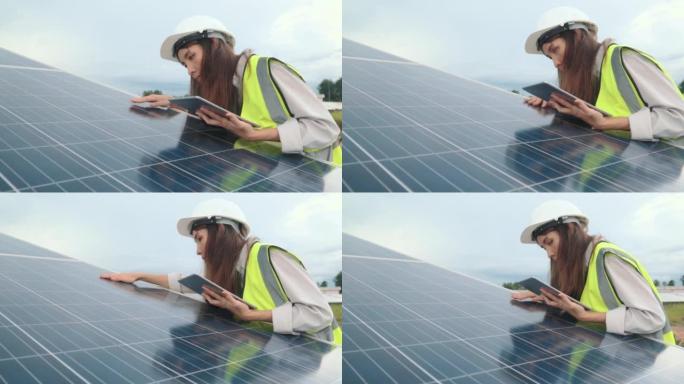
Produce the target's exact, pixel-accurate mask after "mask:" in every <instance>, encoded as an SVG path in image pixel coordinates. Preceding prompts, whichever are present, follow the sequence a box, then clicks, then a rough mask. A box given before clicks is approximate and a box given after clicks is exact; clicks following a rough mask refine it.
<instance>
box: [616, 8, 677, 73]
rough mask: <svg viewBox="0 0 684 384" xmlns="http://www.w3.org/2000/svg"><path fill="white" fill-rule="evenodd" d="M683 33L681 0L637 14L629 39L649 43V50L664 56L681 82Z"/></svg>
mask: <svg viewBox="0 0 684 384" xmlns="http://www.w3.org/2000/svg"><path fill="white" fill-rule="evenodd" d="M681 36H684V1H681V0H678V1H669V2H665V3H660V4H655V5H653V6H651V7H649V8H647V9H646V10H645V11H643V12H641V13H640V14H639V15H637V16H636V17H635V18H634V19H632V21H631V22H630V23H629V25H628V27H627V30H626V33H625V42H626V43H628V44H630V45H634V46H635V47H636V48H640V47H648V51H649V52H648V53H650V54H652V55H654V56H655V57H656V58H658V59H660V60H661V61H662V62H663V65H665V67H666V68H667V69H668V70H669V71H670V72H671V74H672V75H673V76H674V77H675V80H676V81H677V82H679V81H681V80H682V79H684V46H682V44H679V43H677V42H678V41H679V38H680V37H681ZM642 49H645V48H642Z"/></svg>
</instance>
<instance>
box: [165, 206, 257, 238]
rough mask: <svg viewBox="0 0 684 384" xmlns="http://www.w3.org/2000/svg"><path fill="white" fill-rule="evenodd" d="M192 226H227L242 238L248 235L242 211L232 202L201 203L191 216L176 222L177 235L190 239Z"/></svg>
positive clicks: (247, 225) (245, 219)
mask: <svg viewBox="0 0 684 384" xmlns="http://www.w3.org/2000/svg"><path fill="white" fill-rule="evenodd" d="M194 224H227V225H231V226H233V228H235V229H236V230H239V232H240V233H241V234H242V236H243V237H247V235H249V224H247V218H246V217H245V214H244V212H242V209H240V207H238V205H237V204H235V203H233V202H232V201H228V200H223V199H211V200H206V201H203V202H201V203H199V204H197V206H196V207H195V209H194V210H193V211H192V216H190V217H184V218H182V219H179V220H178V224H177V225H176V227H177V228H178V233H180V234H181V235H183V236H188V237H192V227H193V225H194Z"/></svg>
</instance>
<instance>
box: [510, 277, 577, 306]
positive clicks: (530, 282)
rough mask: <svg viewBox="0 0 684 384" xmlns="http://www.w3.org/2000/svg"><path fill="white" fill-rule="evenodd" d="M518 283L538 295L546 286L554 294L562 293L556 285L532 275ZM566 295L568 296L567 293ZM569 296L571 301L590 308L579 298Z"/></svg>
mask: <svg viewBox="0 0 684 384" xmlns="http://www.w3.org/2000/svg"><path fill="white" fill-rule="evenodd" d="M518 284H520V285H522V286H523V287H525V288H527V289H529V290H530V291H532V292H534V293H535V294H537V295H541V294H542V291H541V289H542V288H546V290H547V291H550V292H551V293H552V294H554V295H556V296H559V295H560V294H561V291H559V290H557V289H556V288H554V287H552V286H550V285H548V284H546V283H543V282H542V281H540V280H538V279H535V278H534V277H530V278H529V279H525V280H523V281H519V282H518ZM566 296H567V295H566ZM568 298H569V299H570V300H571V301H573V302H574V303H577V304H579V305H581V306H583V307H584V308H586V309H589V307H587V306H586V305H584V304H582V303H580V302H579V301H578V300H576V299H575V298H573V297H570V296H568Z"/></svg>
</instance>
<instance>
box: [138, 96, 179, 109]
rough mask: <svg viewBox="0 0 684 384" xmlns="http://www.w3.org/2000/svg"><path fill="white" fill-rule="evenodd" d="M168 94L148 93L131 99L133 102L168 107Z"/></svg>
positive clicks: (169, 97)
mask: <svg viewBox="0 0 684 384" xmlns="http://www.w3.org/2000/svg"><path fill="white" fill-rule="evenodd" d="M169 99H171V96H168V95H154V94H153V95H147V96H139V97H134V98H132V99H131V103H150V107H168V106H169V105H170V103H169Z"/></svg>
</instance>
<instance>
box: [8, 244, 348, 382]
mask: <svg viewBox="0 0 684 384" xmlns="http://www.w3.org/2000/svg"><path fill="white" fill-rule="evenodd" d="M0 244H2V245H3V246H4V247H3V249H6V248H8V247H7V246H5V245H6V244H10V245H12V246H13V248H18V247H17V246H16V245H17V244H21V250H22V251H23V254H22V255H12V256H10V255H7V254H0V382H7V383H15V382H16V383H40V382H42V383H46V382H50V383H56V382H59V383H83V382H89V383H96V382H97V383H109V382H111V383H121V382H136V383H138V382H184V383H218V382H268V383H281V382H284V381H288V382H306V383H332V382H339V381H340V378H341V348H336V347H334V346H332V345H329V344H327V343H322V342H319V341H316V340H313V339H311V338H307V337H303V336H285V335H278V334H273V333H272V332H271V331H270V326H266V325H263V324H260V323H238V322H235V321H233V320H232V318H230V317H229V316H227V314H226V312H225V311H221V310H217V309H214V308H211V307H209V306H208V305H206V304H204V303H200V302H198V301H195V300H192V299H189V298H187V297H184V296H182V295H178V294H175V293H172V292H170V291H167V290H164V289H158V288H145V287H138V286H134V285H130V284H121V283H112V282H108V281H104V280H101V279H99V278H98V276H99V273H100V272H101V270H100V269H98V268H95V267H93V266H90V265H87V264H85V263H82V262H80V261H78V260H75V259H70V258H66V257H64V256H59V257H53V256H55V254H54V253H53V252H50V251H48V250H45V249H41V248H37V247H32V245H31V244H28V243H24V242H21V241H19V240H17V239H13V238H11V237H8V236H5V235H2V236H1V237H0Z"/></svg>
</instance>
